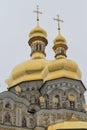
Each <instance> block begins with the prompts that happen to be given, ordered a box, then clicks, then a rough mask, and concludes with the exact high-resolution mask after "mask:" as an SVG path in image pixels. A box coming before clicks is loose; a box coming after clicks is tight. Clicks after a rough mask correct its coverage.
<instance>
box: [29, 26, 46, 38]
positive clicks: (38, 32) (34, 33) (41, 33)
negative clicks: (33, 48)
mask: <svg viewBox="0 0 87 130" xmlns="http://www.w3.org/2000/svg"><path fill="white" fill-rule="evenodd" d="M37 36H41V37H44V38H46V37H47V33H46V31H45V30H44V29H43V28H41V27H40V26H39V25H38V26H36V27H35V28H33V29H32V30H31V31H30V33H29V37H30V38H32V37H37Z"/></svg>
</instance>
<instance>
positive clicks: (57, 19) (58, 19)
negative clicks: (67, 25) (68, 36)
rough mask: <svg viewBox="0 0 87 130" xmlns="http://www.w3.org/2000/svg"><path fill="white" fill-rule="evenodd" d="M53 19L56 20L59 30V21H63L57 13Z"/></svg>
mask: <svg viewBox="0 0 87 130" xmlns="http://www.w3.org/2000/svg"><path fill="white" fill-rule="evenodd" d="M54 20H56V21H57V22H58V30H60V22H64V21H63V20H61V19H60V18H59V15H57V18H54Z"/></svg>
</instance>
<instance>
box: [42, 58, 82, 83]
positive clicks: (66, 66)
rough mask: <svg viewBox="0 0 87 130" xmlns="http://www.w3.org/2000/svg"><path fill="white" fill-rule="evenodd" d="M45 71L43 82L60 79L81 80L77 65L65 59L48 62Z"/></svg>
mask: <svg viewBox="0 0 87 130" xmlns="http://www.w3.org/2000/svg"><path fill="white" fill-rule="evenodd" d="M47 69H48V74H47V76H45V79H44V80H45V81H47V80H52V79H56V78H61V77H67V78H72V79H81V72H80V69H79V68H78V65H77V64H76V63H75V62H73V61H71V60H68V59H66V58H64V59H57V60H53V61H50V62H49V63H48V68H47ZM45 71H46V70H45ZM44 73H45V72H44Z"/></svg>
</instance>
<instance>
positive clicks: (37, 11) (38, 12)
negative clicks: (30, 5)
mask: <svg viewBox="0 0 87 130" xmlns="http://www.w3.org/2000/svg"><path fill="white" fill-rule="evenodd" d="M33 12H34V13H36V14H37V25H38V24H39V14H42V12H40V11H39V6H38V5H37V9H36V10H34V11H33Z"/></svg>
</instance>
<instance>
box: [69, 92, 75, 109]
mask: <svg viewBox="0 0 87 130" xmlns="http://www.w3.org/2000/svg"><path fill="white" fill-rule="evenodd" d="M68 99H69V102H70V108H71V109H73V108H75V96H74V95H73V94H70V95H69V96H68Z"/></svg>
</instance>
